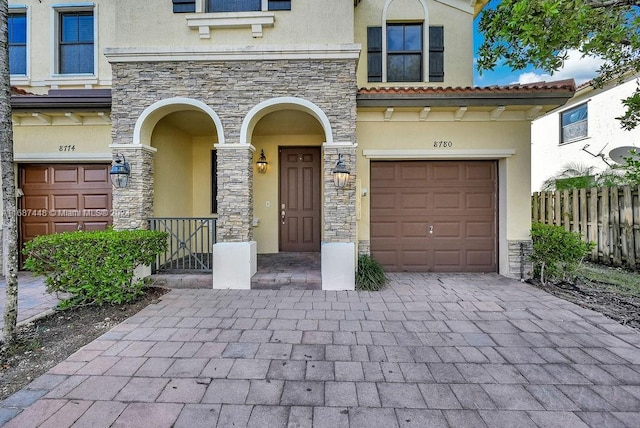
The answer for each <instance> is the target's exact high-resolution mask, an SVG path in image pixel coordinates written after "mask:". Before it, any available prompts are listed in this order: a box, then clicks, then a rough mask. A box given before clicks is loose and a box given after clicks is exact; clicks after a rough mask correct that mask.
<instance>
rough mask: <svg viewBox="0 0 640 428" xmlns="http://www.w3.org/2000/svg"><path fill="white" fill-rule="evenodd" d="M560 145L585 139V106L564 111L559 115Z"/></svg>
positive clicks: (586, 127)
mask: <svg viewBox="0 0 640 428" xmlns="http://www.w3.org/2000/svg"><path fill="white" fill-rule="evenodd" d="M560 121H561V125H560V126H561V130H560V143H561V144H562V143H570V142H572V141H576V140H580V139H583V138H586V137H587V131H588V126H587V125H588V110H587V104H582V105H580V106H578V107H575V108H572V109H569V110H565V111H563V112H562V113H560Z"/></svg>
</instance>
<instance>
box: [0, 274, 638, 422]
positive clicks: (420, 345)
mask: <svg viewBox="0 0 640 428" xmlns="http://www.w3.org/2000/svg"><path fill="white" fill-rule="evenodd" d="M639 345H640V334H638V332H636V331H634V330H632V329H629V328H627V327H624V326H622V325H620V324H618V323H616V322H614V321H612V320H609V319H607V318H605V317H604V316H602V315H599V314H597V313H595V312H592V311H590V310H586V309H582V308H580V307H578V306H576V305H573V304H571V303H568V302H565V301H563V300H560V299H557V298H555V297H553V296H550V295H548V294H546V293H544V292H542V291H540V290H537V289H534V288H531V287H529V286H527V285H525V284H521V283H519V282H516V281H513V280H509V279H506V278H503V277H500V276H498V275H436V274H402V275H392V283H391V284H390V286H389V287H388V288H387V289H386V290H384V291H382V292H372V293H368V292H364V293H358V292H323V291H304V290H286V291H273V290H252V291H237V290H234V291H230V290H219V291H213V290H174V291H171V292H170V293H168V294H166V295H165V296H164V297H163V298H162V301H161V302H160V303H158V304H154V305H151V306H149V307H148V308H146V309H145V310H143V311H142V312H140V313H139V314H138V315H136V316H134V317H133V318H130V319H129V320H128V321H126V322H125V323H123V324H121V325H119V326H117V327H116V328H114V329H113V330H112V331H110V332H109V333H107V334H105V335H103V336H102V337H100V338H99V339H98V340H95V341H94V342H92V343H91V344H89V345H87V346H86V347H84V348H83V349H81V350H80V351H78V352H76V353H75V354H73V355H72V356H71V357H69V358H68V359H67V360H66V361H65V362H63V363H60V364H59V365H58V366H56V367H55V368H53V369H52V370H50V371H49V372H48V373H47V374H46V375H44V376H42V377H40V378H39V379H36V380H35V381H34V382H33V383H32V384H31V385H29V386H28V387H27V388H26V389H24V390H22V391H20V392H18V393H17V394H15V395H14V396H12V397H10V398H8V399H7V400H5V401H4V402H3V403H1V404H0V424H2V422H5V421H6V425H5V426H6V427H8V428H10V427H20V428H25V427H32V426H43V427H44V426H46V427H66V426H74V427H75V426H77V427H107V426H114V427H172V426H173V427H188V428H195V427H201V426H202V427H211V426H216V425H217V426H237V427H244V426H249V427H287V426H289V427H310V426H314V427H332V428H334V427H342V426H344V427H347V426H351V427H366V428H375V427H384V428H388V427H412V426H415V427H430V426H434V427H438V426H442V427H447V426H451V427H464V426H469V427H484V426H491V427H499V426H517V427H519V428H520V427H521V428H524V427H536V426H537V427H557V426H563V427H584V426H591V427H604V426H628V427H638V426H640V350H639V349H638V346H639ZM23 409H24V410H23ZM12 418H13V419H12Z"/></svg>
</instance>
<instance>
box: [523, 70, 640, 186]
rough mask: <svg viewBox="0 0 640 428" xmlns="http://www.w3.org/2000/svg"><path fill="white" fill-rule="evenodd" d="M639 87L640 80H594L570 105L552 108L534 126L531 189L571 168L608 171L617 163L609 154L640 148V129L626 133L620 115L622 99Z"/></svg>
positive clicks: (581, 87) (574, 97)
mask: <svg viewBox="0 0 640 428" xmlns="http://www.w3.org/2000/svg"><path fill="white" fill-rule="evenodd" d="M637 86H638V81H637V77H634V76H631V77H629V78H627V79H626V80H625V81H624V82H623V83H618V82H609V83H608V84H607V85H605V86H604V87H602V88H594V87H593V86H592V84H591V82H587V83H585V84H583V85H580V87H578V88H577V89H576V93H575V95H574V96H573V98H571V99H570V100H569V101H568V102H567V104H566V105H563V106H562V107H560V108H558V109H555V110H552V111H551V112H549V113H547V114H546V115H544V116H541V117H539V118H537V119H536V120H534V121H533V124H532V125H531V147H532V153H531V164H532V166H531V188H532V190H533V191H539V190H541V187H542V184H543V183H544V181H545V180H547V179H548V178H550V177H553V176H556V175H557V174H558V172H560V171H562V170H563V169H565V168H566V166H568V165H572V164H573V165H576V164H577V165H581V166H585V167H593V171H594V172H595V173H597V172H602V171H604V170H606V169H607V168H608V166H609V165H615V162H613V161H612V159H611V158H610V156H609V153H610V152H611V150H613V149H615V148H617V147H634V146H635V147H638V150H640V128H636V129H634V130H632V131H626V130H624V129H622V128H621V127H620V121H619V120H617V119H616V117H619V116H622V115H623V114H624V111H625V107H624V105H623V104H622V100H623V99H625V98H627V97H629V96H630V95H631V94H633V92H634V91H635V90H636V88H637Z"/></svg>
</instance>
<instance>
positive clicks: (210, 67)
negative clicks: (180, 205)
mask: <svg viewBox="0 0 640 428" xmlns="http://www.w3.org/2000/svg"><path fill="white" fill-rule="evenodd" d="M112 70H113V89H112V99H113V101H112V103H113V104H112V111H111V119H112V122H113V127H112V136H113V143H114V144H115V145H117V146H120V147H121V146H122V145H126V144H132V142H133V130H134V127H135V124H136V121H137V120H138V118H139V117H140V115H141V113H142V112H143V111H144V109H146V108H147V107H149V106H151V105H152V104H153V103H155V102H157V101H160V100H164V99H167V98H172V97H185V98H191V99H196V100H199V101H201V102H203V103H205V104H207V105H208V106H210V107H211V108H212V109H213V110H214V111H215V112H216V114H217V115H218V116H219V117H220V120H221V122H222V126H223V128H224V129H223V132H224V135H225V139H226V141H225V143H228V144H239V143H246V142H244V141H240V129H241V124H242V121H243V119H244V118H245V116H246V115H247V113H248V112H249V110H250V109H251V108H253V107H254V106H255V105H257V104H259V103H260V102H262V101H265V100H269V99H272V98H276V97H298V98H302V99H305V100H307V101H310V102H312V103H314V104H315V105H317V106H318V107H319V108H320V109H322V111H323V112H324V113H325V114H326V115H327V117H328V119H329V121H330V123H331V126H332V131H333V138H334V140H335V141H339V142H343V143H351V144H354V143H355V127H356V93H357V83H356V61H355V60H353V59H336V60H265V61H174V62H137V63H133V62H123V63H113V64H112ZM142 143H143V144H148V143H149V142H144V141H143V142H142ZM119 151H122V150H119ZM241 152H242V150H237V151H236V150H231V149H228V150H226V149H225V150H221V151H219V152H218V153H219V158H218V182H219V192H218V214H219V220H218V233H217V235H218V240H219V241H220V242H224V241H227V242H229V241H232V242H241V241H244V240H248V239H251V238H252V227H251V221H252V217H253V212H252V210H253V201H252V198H251V195H252V193H253V176H252V164H251V152H250V150H247V151H246V153H241ZM340 152H341V153H343V154H345V155H346V156H345V162H347V163H348V165H349V168H350V169H351V171H355V148H354V149H353V150H352V151H351V150H343V149H340ZM327 154H328V156H327ZM133 156H135V155H133ZM325 156H326V157H327V158H329V159H325V171H324V173H325V182H326V181H327V180H328V177H327V174H328V172H327V171H328V169H329V167H331V169H333V167H335V162H336V161H337V151H335V152H334V151H333V150H332V149H329V150H327V149H325ZM334 156H335V160H334ZM352 156H353V158H352ZM143 157H144V158H145V159H144V162H145V163H148V164H147V165H150V160H149V159H147V156H146V155H144V156H143ZM127 159H128V160H129V161H130V163H132V162H131V161H132V159H131V160H130V159H129V157H127ZM332 162H333V163H332ZM135 165H136V166H135V168H138V165H139V162H138V161H135ZM132 167H134V163H132ZM151 172H152V169H151V168H148V167H146V166H143V167H142V169H141V170H140V174H141V175H140V180H142V181H146V182H147V183H148V185H147V186H141V185H139V183H136V185H135V186H134V185H132V186H130V189H127V190H126V191H124V192H118V196H114V209H116V210H117V209H119V208H126V209H129V210H131V213H132V216H131V219H129V220H125V219H122V218H114V224H115V225H116V227H117V228H122V227H130V226H137V225H139V224H141V222H142V220H143V218H147V217H150V216H152V214H153V209H152V207H153V180H152V174H151ZM135 173H136V174H138V173H137V172H135ZM158 173H162V172H161V171H158ZM132 184H133V183H132ZM327 185H328V183H327ZM227 186H231V188H229V189H226V187H227ZM331 186H333V184H332V183H331ZM245 188H246V190H247V191H248V192H249V193H248V194H245V193H243V194H238V193H237V190H239V189H245ZM234 189H235V190H236V191H234ZM327 191H328V193H329V194H330V196H329V197H328V198H327V197H325V203H328V204H329V208H327V214H325V222H327V220H329V222H328V223H327V224H325V236H324V237H323V239H324V240H326V241H327V242H346V241H349V242H355V233H356V230H355V229H356V226H355V186H354V185H353V183H352V185H351V186H350V188H349V189H348V190H347V191H346V192H343V193H335V190H332V188H327ZM149 192H150V193H149ZM345 195H347V197H350V198H352V199H351V202H349V203H348V204H347V206H344V205H341V204H342V203H343V202H344V201H343V199H344V197H345ZM334 199H336V200H335V201H334ZM136 200H139V201H140V203H139V206H138V207H136V208H134V207H133V206H131V205H129V204H130V202H131V203H135V201H136ZM149 200H150V201H151V203H150V204H149V203H148V201H149ZM123 204H124V206H123ZM343 207H344V208H343ZM347 210H350V211H351V212H349V213H347V212H346V211H347ZM343 217H344V218H343ZM335 227H340V228H341V229H339V230H336V229H334V228H335ZM343 228H346V229H343Z"/></svg>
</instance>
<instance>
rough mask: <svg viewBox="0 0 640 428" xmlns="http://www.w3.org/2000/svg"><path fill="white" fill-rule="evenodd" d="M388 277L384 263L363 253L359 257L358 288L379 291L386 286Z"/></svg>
mask: <svg viewBox="0 0 640 428" xmlns="http://www.w3.org/2000/svg"><path fill="white" fill-rule="evenodd" d="M386 282H387V277H386V276H385V274H384V269H383V268H382V265H381V264H380V263H378V262H377V261H375V260H374V259H372V258H371V256H367V255H361V256H360V257H358V270H356V288H357V289H358V290H368V291H377V290H380V289H381V288H382V287H384V284H385V283H386Z"/></svg>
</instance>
